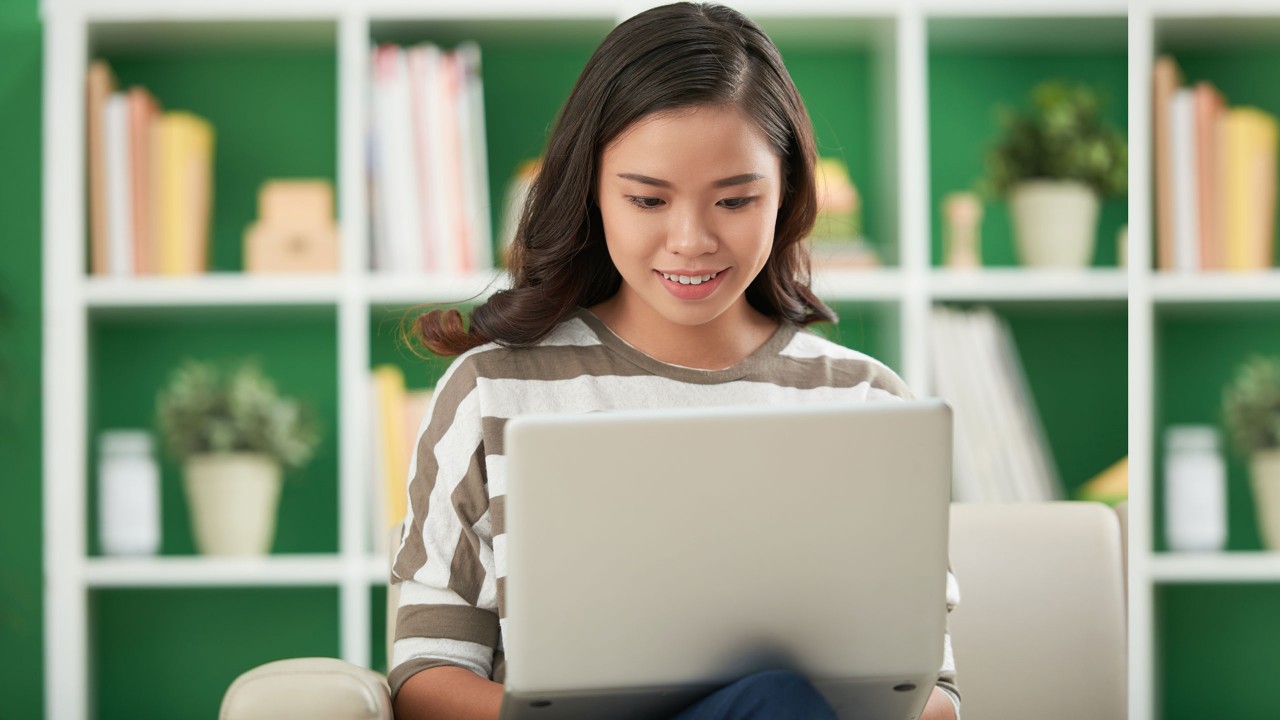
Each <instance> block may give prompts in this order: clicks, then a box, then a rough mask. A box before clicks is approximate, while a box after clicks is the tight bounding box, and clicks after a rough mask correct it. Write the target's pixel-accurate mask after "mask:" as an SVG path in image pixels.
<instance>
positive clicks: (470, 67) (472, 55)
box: [369, 42, 493, 275]
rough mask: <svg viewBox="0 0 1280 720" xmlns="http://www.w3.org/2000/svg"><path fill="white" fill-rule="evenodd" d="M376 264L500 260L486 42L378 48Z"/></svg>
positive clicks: (430, 265)
mask: <svg viewBox="0 0 1280 720" xmlns="http://www.w3.org/2000/svg"><path fill="white" fill-rule="evenodd" d="M372 64H373V81H372V85H373V93H372V94H371V95H372V110H371V114H372V117H373V123H372V128H371V129H372V132H371V135H370V141H369V142H370V160H369V163H370V165H369V182H370V188H369V197H370V206H371V209H372V212H371V215H372V230H373V232H372V248H371V251H372V252H371V254H372V256H373V263H372V267H373V268H374V269H375V270H380V271H387V272H403V273H440V274H448V275H458V274H464V273H469V272H473V271H474V270H476V269H478V268H481V267H491V266H492V265H493V241H492V236H491V233H492V228H491V223H490V220H489V194H488V192H489V191H488V184H489V181H488V160H487V156H486V153H485V144H486V139H485V132H484V98H483V86H482V84H481V80H480V48H479V45H477V44H475V43H473V42H464V43H461V44H460V45H459V46H458V47H457V48H456V49H454V50H451V51H445V50H442V49H440V48H439V47H437V46H435V45H433V44H431V43H422V44H420V45H415V46H413V47H409V48H400V47H398V46H395V45H390V44H384V45H380V46H379V47H378V48H376V49H375V50H374V52H373V63H372Z"/></svg>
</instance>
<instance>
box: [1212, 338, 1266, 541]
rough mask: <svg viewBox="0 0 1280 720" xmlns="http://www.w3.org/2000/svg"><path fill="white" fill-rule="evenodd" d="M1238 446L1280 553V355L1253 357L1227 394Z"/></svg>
mask: <svg viewBox="0 0 1280 720" xmlns="http://www.w3.org/2000/svg"><path fill="white" fill-rule="evenodd" d="M1222 414H1223V419H1224V420H1225V422H1226V426H1227V431H1228V433H1229V434H1230V437H1231V441H1232V445H1233V446H1234V447H1235V449H1236V451H1237V452H1238V453H1239V454H1240V455H1241V457H1243V458H1245V459H1246V460H1247V461H1248V463H1249V475H1250V478H1251V480H1252V485H1253V499H1254V506H1255V508H1256V510H1257V513H1258V527H1259V529H1260V531H1261V533H1262V542H1263V545H1264V546H1265V547H1266V548H1267V549H1269V550H1280V357H1252V358H1250V359H1249V360H1248V361H1246V362H1245V363H1244V364H1243V365H1241V366H1240V368H1239V370H1238V371H1237V372H1236V376H1235V379H1234V380H1233V381H1232V382H1231V384H1230V385H1228V386H1227V388H1226V390H1225V391H1224V392H1223V401H1222Z"/></svg>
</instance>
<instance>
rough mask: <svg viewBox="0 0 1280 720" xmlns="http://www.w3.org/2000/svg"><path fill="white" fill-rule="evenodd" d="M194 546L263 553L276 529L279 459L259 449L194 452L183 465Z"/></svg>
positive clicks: (206, 550)
mask: <svg viewBox="0 0 1280 720" xmlns="http://www.w3.org/2000/svg"><path fill="white" fill-rule="evenodd" d="M183 471H184V472H183V474H184V478H183V482H184V484H185V486H186V491H187V504H188V505H189V506H190V508H191V527H192V529H193V530H194V532H195V540H196V549H198V550H199V551H200V552H201V553H203V554H205V555H265V554H266V553H268V552H269V551H270V550H271V542H272V540H273V539H274V538H275V532H276V508H277V506H278V505H279V503H280V483H281V472H280V464H279V463H277V462H276V461H275V460H273V459H272V458H271V457H269V456H267V455H262V454H259V453H212V454H207V455H192V456H191V457H189V458H187V461H186V463H185V464H184V466H183Z"/></svg>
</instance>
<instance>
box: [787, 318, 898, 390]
mask: <svg viewBox="0 0 1280 720" xmlns="http://www.w3.org/2000/svg"><path fill="white" fill-rule="evenodd" d="M778 354H779V356H780V357H783V358H786V359H788V360H792V361H796V362H801V363H805V364H811V365H813V366H814V367H815V371H821V372H823V373H825V374H826V376H827V377H828V378H830V381H831V382H832V383H833V384H836V385H850V386H853V385H859V384H862V383H867V384H869V385H870V386H871V387H872V388H874V389H877V390H880V391H883V392H885V393H888V394H890V395H893V396H896V397H900V398H904V399H905V398H911V397H912V396H913V395H912V392H911V389H910V388H909V387H908V386H907V384H906V383H905V382H904V381H903V380H902V378H901V377H899V376H898V374H897V373H896V372H894V370H893V368H891V367H889V366H888V365H886V364H885V363H884V362H882V361H881V360H879V359H877V358H875V357H873V356H871V355H868V354H867V353H864V352H861V351H859V350H855V349H853V348H850V347H847V346H845V345H841V344H840V343H837V342H834V341H832V340H828V339H827V338H825V337H822V336H821V335H818V334H817V333H815V332H814V331H812V330H809V329H805V328H801V329H799V330H797V332H796V333H795V335H793V336H792V337H791V340H790V341H789V342H788V343H787V344H786V346H784V347H783V348H782V350H781V351H779V353H778Z"/></svg>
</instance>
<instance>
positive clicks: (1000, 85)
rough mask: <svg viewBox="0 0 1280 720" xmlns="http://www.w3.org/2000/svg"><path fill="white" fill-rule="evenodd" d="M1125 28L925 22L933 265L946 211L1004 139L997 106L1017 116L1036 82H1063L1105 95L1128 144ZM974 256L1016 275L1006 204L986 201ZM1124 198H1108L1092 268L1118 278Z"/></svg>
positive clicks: (1043, 19) (1047, 19) (1107, 114)
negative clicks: (1106, 270)
mask: <svg viewBox="0 0 1280 720" xmlns="http://www.w3.org/2000/svg"><path fill="white" fill-rule="evenodd" d="M1127 38H1128V21H1127V18H1126V15H1125V12H1124V11H1123V10H1121V11H1120V12H1116V13H1100V14H1099V15H1098V16H1093V17H1089V16H1075V15H1073V16H1070V17H1052V16H1040V15H1037V16H1034V17H1026V16H1024V17H933V18H930V19H929V20H928V43H929V56H928V104H929V123H928V127H929V148H930V150H929V152H930V160H929V173H930V177H929V214H930V215H929V216H930V228H931V231H930V248H931V249H930V257H931V258H932V261H931V262H932V264H933V265H934V266H942V265H943V263H944V262H945V252H944V247H943V237H944V235H945V228H946V222H945V218H944V216H943V214H942V208H941V205H942V201H943V198H945V197H946V196H947V195H948V194H950V193H952V192H957V191H965V190H972V189H973V187H974V185H975V182H976V181H977V180H978V179H979V178H981V177H982V176H983V175H984V174H985V172H986V154H987V152H988V151H989V149H990V148H991V147H992V146H994V144H995V143H996V141H997V140H998V139H999V137H1000V133H1001V128H1000V126H999V122H998V118H997V115H996V108H997V107H1000V106H1005V107H1011V108H1017V109H1023V108H1025V107H1026V106H1027V105H1028V103H1029V97H1028V96H1029V94H1030V92H1031V90H1032V88H1033V87H1035V86H1036V85H1037V84H1038V83H1039V82H1041V81H1044V80H1048V79H1051V78H1061V79H1064V80H1067V81H1069V82H1072V83H1084V84H1087V85H1088V86H1090V87H1093V88H1095V89H1097V90H1098V91H1099V93H1100V95H1101V99H1102V103H1103V107H1102V114H1103V120H1104V121H1105V122H1106V123H1108V124H1109V125H1111V126H1113V127H1116V128H1118V129H1119V130H1120V132H1121V133H1125V134H1127V128H1128V105H1127V96H1128V80H1127V77H1128V75H1127V73H1128V56H1127ZM983 205H984V207H983V218H982V222H981V225H980V230H979V235H980V237H981V240H980V247H979V250H980V252H981V261H982V264H983V265H985V266H995V267H1004V266H1018V265H1019V264H1020V263H1019V259H1018V254H1017V252H1016V247H1015V242H1014V237H1013V229H1012V221H1011V219H1010V217H1009V211H1008V205H1007V202H1006V201H1005V200H1004V199H1003V198H999V199H995V200H984V202H983ZM1127 222H1128V202H1127V197H1124V196H1121V197H1112V198H1104V199H1103V202H1102V204H1101V206H1100V208H1099V217H1098V225H1097V228H1096V238H1097V242H1096V244H1095V248H1094V254H1093V258H1091V262H1090V264H1091V265H1093V266H1095V267H1107V268H1115V267H1117V266H1118V265H1119V263H1118V259H1117V251H1116V248H1117V234H1118V232H1119V230H1120V228H1121V227H1122V226H1124V225H1125V224H1127Z"/></svg>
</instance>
